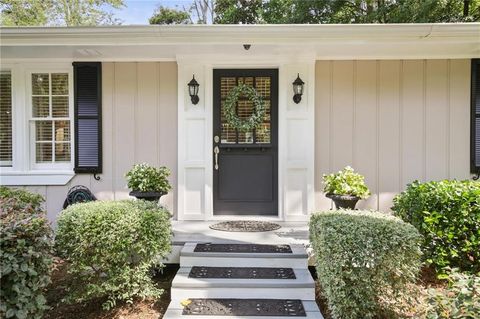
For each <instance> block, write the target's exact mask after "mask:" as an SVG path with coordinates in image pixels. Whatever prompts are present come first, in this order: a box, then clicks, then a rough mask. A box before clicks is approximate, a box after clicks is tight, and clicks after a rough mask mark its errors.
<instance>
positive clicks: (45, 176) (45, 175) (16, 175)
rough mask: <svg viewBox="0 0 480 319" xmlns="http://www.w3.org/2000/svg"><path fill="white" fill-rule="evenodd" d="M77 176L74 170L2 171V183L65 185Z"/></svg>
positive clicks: (6, 184) (13, 184)
mask: <svg viewBox="0 0 480 319" xmlns="http://www.w3.org/2000/svg"><path fill="white" fill-rule="evenodd" d="M73 176H75V173H74V172H73V171H28V172H16V171H10V172H8V171H7V172H1V173H0V184H1V185H5V186H28V185H42V186H43V185H45V186H47V185H65V184H67V183H68V182H69V181H70V180H71V179H72V178H73Z"/></svg>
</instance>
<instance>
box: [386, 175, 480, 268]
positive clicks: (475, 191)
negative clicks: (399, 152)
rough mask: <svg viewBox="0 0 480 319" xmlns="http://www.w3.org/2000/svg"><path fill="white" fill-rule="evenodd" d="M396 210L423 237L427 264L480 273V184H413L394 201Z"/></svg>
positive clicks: (441, 182) (466, 182)
mask: <svg viewBox="0 0 480 319" xmlns="http://www.w3.org/2000/svg"><path fill="white" fill-rule="evenodd" d="M392 209H393V211H394V212H395V214H396V215H397V216H399V217H400V218H402V219H403V220H404V221H406V222H408V223H411V224H412V225H413V226H415V228H417V229H418V231H419V232H420V233H421V234H422V235H423V237H424V241H423V245H422V246H423V252H424V256H425V259H426V261H427V262H428V263H429V264H432V265H434V266H435V267H436V269H437V271H438V272H439V273H440V274H442V273H444V269H445V268H446V267H452V268H459V269H460V270H462V271H468V272H471V273H476V272H479V271H480V182H477V181H455V180H452V181H448V180H445V181H440V182H428V183H419V182H418V181H416V182H413V183H412V184H410V185H408V186H407V189H406V190H405V191H404V192H403V193H401V194H399V195H398V196H397V197H395V199H394V205H393V207H392Z"/></svg>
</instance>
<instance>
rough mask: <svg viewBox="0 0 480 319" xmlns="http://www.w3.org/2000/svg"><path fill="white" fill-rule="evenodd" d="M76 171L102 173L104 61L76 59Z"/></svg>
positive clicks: (74, 69)
mask: <svg viewBox="0 0 480 319" xmlns="http://www.w3.org/2000/svg"><path fill="white" fill-rule="evenodd" d="M73 73H74V81H75V83H74V95H75V98H74V114H75V173H90V174H99V173H101V172H102V64H101V63H100V62H74V63H73Z"/></svg>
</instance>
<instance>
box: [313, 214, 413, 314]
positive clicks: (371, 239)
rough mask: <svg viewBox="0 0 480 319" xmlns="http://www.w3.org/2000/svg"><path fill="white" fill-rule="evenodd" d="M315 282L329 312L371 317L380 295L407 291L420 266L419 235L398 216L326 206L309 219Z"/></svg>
mask: <svg viewBox="0 0 480 319" xmlns="http://www.w3.org/2000/svg"><path fill="white" fill-rule="evenodd" d="M310 241H311V243H312V247H313V250H314V253H315V258H316V268H317V274H318V278H319V283H320V285H321V287H322V289H323V291H324V293H325V297H326V299H327V302H328V306H329V309H330V310H331V313H332V316H333V318H342V319H359V318H373V317H375V316H376V315H378V314H379V313H380V312H381V311H384V310H385V308H388V307H387V306H385V305H382V302H381V300H383V299H382V298H387V297H392V298H395V299H398V298H400V297H405V298H406V297H407V293H408V292H407V284H408V283H411V282H413V281H414V280H415V278H416V276H417V274H418V271H419V267H420V254H421V253H420V248H419V243H420V235H419V234H418V232H417V230H416V229H415V228H414V227H413V226H411V225H409V224H407V223H404V222H402V221H401V220H400V219H398V218H396V217H393V216H390V215H387V214H383V213H379V212H369V211H348V210H338V211H327V212H321V213H316V214H314V215H312V217H311V219H310Z"/></svg>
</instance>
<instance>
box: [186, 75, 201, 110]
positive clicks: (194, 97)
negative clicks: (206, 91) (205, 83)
mask: <svg viewBox="0 0 480 319" xmlns="http://www.w3.org/2000/svg"><path fill="white" fill-rule="evenodd" d="M199 86H200V84H198V82H197V80H195V75H193V78H192V79H191V80H190V82H188V93H189V94H190V100H191V101H192V104H193V105H197V103H198V101H200V98H199V97H198V87H199Z"/></svg>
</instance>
